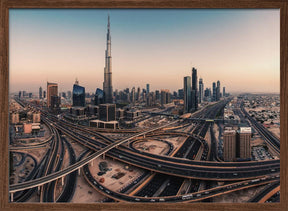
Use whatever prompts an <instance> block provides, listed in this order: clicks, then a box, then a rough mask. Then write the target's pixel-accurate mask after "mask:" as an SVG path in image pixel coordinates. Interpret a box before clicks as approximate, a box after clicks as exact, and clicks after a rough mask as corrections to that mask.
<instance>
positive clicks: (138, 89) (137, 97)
mask: <svg viewBox="0 0 288 211" xmlns="http://www.w3.org/2000/svg"><path fill="white" fill-rule="evenodd" d="M140 91H141V89H140V87H138V88H137V96H136V100H137V101H140Z"/></svg>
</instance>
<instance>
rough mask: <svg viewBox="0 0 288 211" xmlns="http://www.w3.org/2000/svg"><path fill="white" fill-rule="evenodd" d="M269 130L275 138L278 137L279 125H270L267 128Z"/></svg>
mask: <svg viewBox="0 0 288 211" xmlns="http://www.w3.org/2000/svg"><path fill="white" fill-rule="evenodd" d="M267 129H268V130H269V131H270V132H272V133H273V134H274V135H275V136H276V137H277V138H279V139H280V127H278V126H276V127H270V128H267Z"/></svg>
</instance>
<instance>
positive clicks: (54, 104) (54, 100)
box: [49, 95, 61, 111]
mask: <svg viewBox="0 0 288 211" xmlns="http://www.w3.org/2000/svg"><path fill="white" fill-rule="evenodd" d="M50 99H51V101H50V107H49V108H51V109H53V110H54V111H56V110H59V108H60V104H61V98H60V97H59V96H57V95H52V96H51V98H50Z"/></svg>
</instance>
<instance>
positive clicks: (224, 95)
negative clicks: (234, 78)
mask: <svg viewBox="0 0 288 211" xmlns="http://www.w3.org/2000/svg"><path fill="white" fill-rule="evenodd" d="M223 97H226V92H225V86H224V87H223Z"/></svg>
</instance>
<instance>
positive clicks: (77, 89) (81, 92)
mask: <svg viewBox="0 0 288 211" xmlns="http://www.w3.org/2000/svg"><path fill="white" fill-rule="evenodd" d="M72 98H73V104H72V105H73V106H81V107H84V106H85V88H84V87H83V86H80V85H79V82H78V81H77V80H76V82H75V84H74V85H73V97H72Z"/></svg>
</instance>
